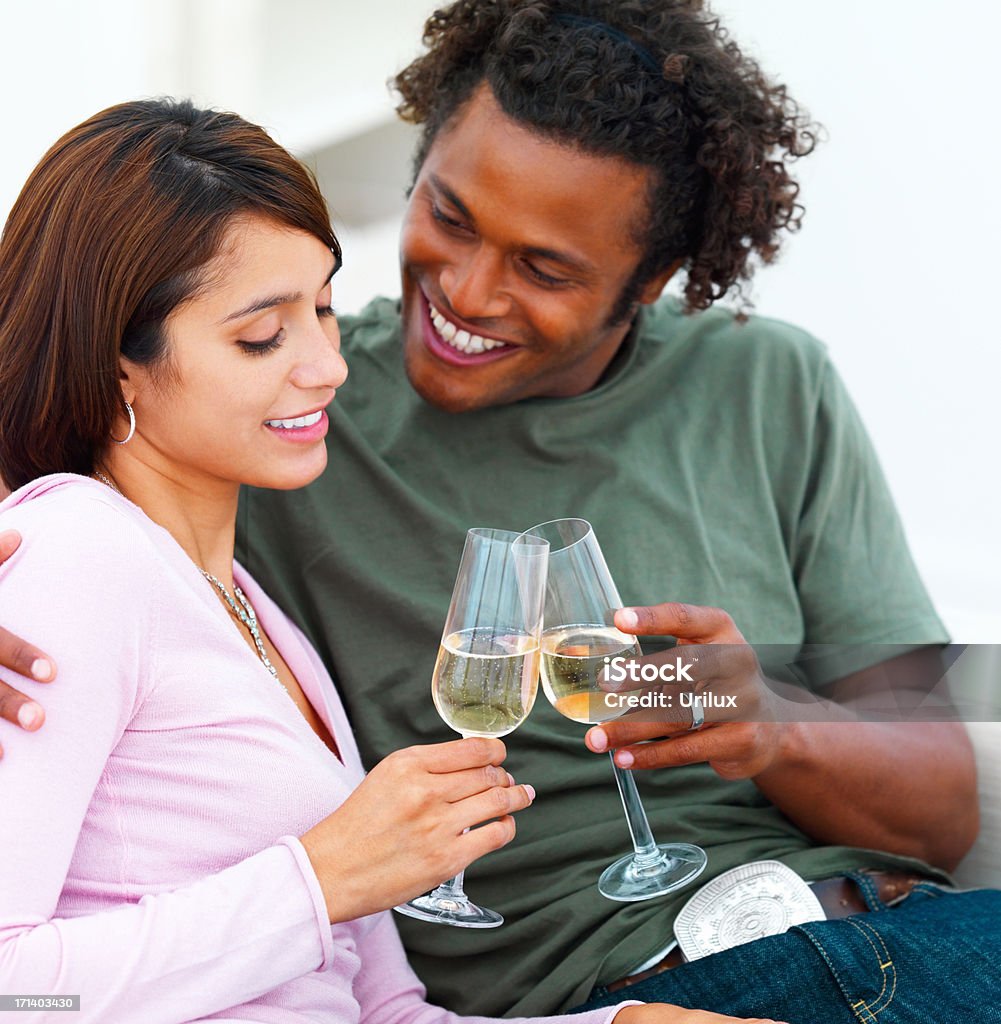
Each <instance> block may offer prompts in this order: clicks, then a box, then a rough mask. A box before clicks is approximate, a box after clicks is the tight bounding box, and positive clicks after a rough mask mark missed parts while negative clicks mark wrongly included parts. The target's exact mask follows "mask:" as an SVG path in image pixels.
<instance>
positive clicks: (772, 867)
mask: <svg viewBox="0 0 1001 1024" xmlns="http://www.w3.org/2000/svg"><path fill="white" fill-rule="evenodd" d="M826 919H827V915H826V914H825V913H824V908H823V907H821V905H820V901H819V900H818V899H817V897H816V896H815V895H814V894H813V890H812V889H811V888H810V887H809V886H808V885H807V884H806V882H804V881H803V879H802V878H800V877H799V875H797V874H796V872H795V871H793V870H792V869H791V868H788V867H786V866H785V864H781V863H780V862H779V861H777V860H759V861H755V862H754V863H752V864H741V865H740V866H739V867H736V868H731V869H730V870H729V871H725V872H723V874H722V875H719V876H717V877H716V878H714V879H712V880H711V881H709V882H706V884H705V885H703V886H702V887H701V888H700V889H699V890H698V892H696V893H695V895H693V896H692V898H691V899H690V900H689V901H688V902H687V903H686V904H685V905H684V906H683V907H682V908H681V912H680V913H679V914H678V916H677V919H676V920H675V922H674V934H675V935H676V936H677V939H678V946H679V947H680V949H681V952H682V955H683V956H684V958H685V959H686V960H698V959H700V958H701V957H704V956H709V954H710V953H719V952H721V951H722V950H724V949H732V948H733V947H734V946H741V945H743V944H744V943H745V942H752V941H753V940H754V939H761V938H764V937H765V936H766V935H779V934H781V933H782V932H785V931H788V930H789V929H790V928H792V927H793V926H794V925H797V924H805V923H806V922H807V921H825V920H826Z"/></svg>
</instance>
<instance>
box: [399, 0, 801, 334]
mask: <svg viewBox="0 0 1001 1024" xmlns="http://www.w3.org/2000/svg"><path fill="white" fill-rule="evenodd" d="M424 42H425V44H426V46H427V48H428V50H427V52H426V53H425V54H424V55H423V56H421V57H419V58H418V59H417V60H415V61H414V62H413V63H412V64H410V65H409V66H408V67H406V68H404V70H403V71H401V72H400V74H399V75H397V77H396V79H395V85H396V88H397V90H398V91H399V93H400V96H401V102H400V104H399V106H398V108H397V109H398V112H399V114H400V116H401V117H402V118H403V119H404V120H406V121H411V122H413V123H415V124H421V125H423V134H422V136H421V141H420V144H419V146H418V149H417V154H416V157H415V174H416V172H417V171H419V169H420V167H421V165H422V164H423V162H424V159H425V157H426V156H427V153H428V151H429V149H430V147H431V145H432V143H433V142H434V139H435V137H436V136H437V134H438V132H439V131H441V130H442V128H443V127H445V126H446V125H447V124H448V123H449V120H450V119H451V118H452V117H453V116H454V115H456V114H457V113H458V112H459V110H460V108H461V107H462V105H463V104H464V103H465V102H466V101H467V100H468V99H470V97H471V96H472V94H473V93H474V91H475V90H476V89H477V87H478V86H479V85H480V83H482V82H486V83H487V84H488V85H489V86H490V88H491V90H492V91H493V94H494V96H495V97H496V99H497V102H498V103H499V105H500V107H501V109H502V110H503V111H504V112H505V113H506V114H507V115H508V116H509V117H511V118H513V119H514V120H516V121H518V122H519V123H521V124H522V125H524V126H525V127H526V128H528V129H530V130H534V131H537V132H538V133H539V134H541V135H543V136H545V137H546V138H551V139H553V140H555V141H557V142H560V143H564V144H566V145H567V146H569V147H571V148H574V149H578V150H580V151H582V152H586V153H589V154H594V155H598V156H614V157H620V158H624V159H626V160H630V161H632V162H633V163H636V164H639V165H642V166H645V167H649V168H651V169H652V170H653V171H654V174H653V175H652V179H651V194H650V198H649V218H648V220H647V221H646V223H644V224H643V225H642V229H641V233H640V236H639V237H638V238H637V242H638V244H639V246H640V249H641V251H642V253H643V257H642V259H641V261H640V264H639V266H638V267H637V269H636V272H635V273H634V275H633V278H632V280H631V281H630V283H629V286H628V287H627V288H626V289H625V292H624V294H623V296H622V298H621V300H620V302H619V303H618V308H617V310H616V313H615V316H614V317H613V319H624V318H625V317H627V316H628V315H629V313H630V311H631V308H632V305H633V303H634V302H635V301H636V297H637V295H638V293H639V290H640V288H641V287H642V285H643V284H644V283H645V282H646V281H648V280H650V279H651V278H652V277H653V276H654V275H656V274H657V273H660V272H662V271H663V270H665V269H667V268H668V267H670V266H671V265H672V264H673V263H674V262H675V261H678V260H680V261H681V265H682V266H684V268H685V269H686V271H687V282H686V284H685V289H684V294H685V299H686V303H687V307H688V309H689V311H692V310H697V309H706V308H708V307H709V306H710V305H711V304H712V303H713V302H714V301H715V300H716V299H718V298H720V297H721V296H723V295H724V294H726V293H727V292H728V291H729V290H730V289H731V288H732V287H733V286H734V285H736V291H737V294H738V297H741V295H742V284H743V283H744V282H748V281H749V280H750V278H751V275H752V273H753V271H754V265H755V256H756V257H757V258H758V259H760V261H761V262H763V263H770V262H772V260H774V258H775V255H776V253H777V252H778V248H779V243H780V231H781V229H783V228H785V229H788V230H790V231H794V230H797V229H798V228H799V226H800V223H801V220H802V216H803V212H804V210H803V207H802V205H800V204H799V203H798V202H797V201H796V200H797V196H798V193H799V185H798V184H797V183H796V181H795V180H794V179H793V177H792V175H791V174H790V173H789V167H788V165H789V163H790V162H791V161H792V160H794V159H796V158H797V157H800V156H805V155H806V154H808V153H810V152H811V151H812V150H813V148H814V146H815V145H816V141H817V126H816V125H814V124H812V123H811V122H810V121H809V119H808V117H807V116H806V114H805V113H804V112H803V111H802V110H801V108H800V107H799V106H798V105H797V104H796V103H795V102H794V101H793V100H792V99H791V98H790V97H789V95H788V94H787V92H786V87H785V86H784V85H781V84H778V83H775V82H771V81H769V80H768V79H767V78H766V77H765V75H764V74H763V72H762V71H761V69H760V68H759V66H758V65H757V63H756V62H755V61H753V60H751V59H750V58H748V57H747V56H745V55H744V54H742V53H741V52H740V50H739V49H738V47H737V45H736V43H734V42H733V41H732V40H730V38H729V36H728V34H727V32H726V30H725V29H724V28H723V27H722V26H721V25H720V23H719V21H718V19H716V18H715V17H713V15H712V14H711V12H709V11H708V9H707V8H706V6H705V4H704V3H703V2H702V0H456V2H454V3H452V4H450V5H449V6H447V7H444V8H442V9H440V10H438V11H436V12H435V13H434V14H432V15H431V17H430V18H429V19H428V21H427V23H426V25H425V29H424Z"/></svg>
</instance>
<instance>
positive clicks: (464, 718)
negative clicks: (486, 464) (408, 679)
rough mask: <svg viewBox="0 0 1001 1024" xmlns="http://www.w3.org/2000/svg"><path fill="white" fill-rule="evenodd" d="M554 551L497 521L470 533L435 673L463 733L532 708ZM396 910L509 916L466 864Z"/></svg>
mask: <svg viewBox="0 0 1001 1024" xmlns="http://www.w3.org/2000/svg"><path fill="white" fill-rule="evenodd" d="M515 540H518V541H519V544H518V546H517V548H515V547H514V545H513V542H514V541H515ZM548 554H549V544H548V542H547V541H544V540H542V539H540V538H531V539H528V540H523V539H522V538H521V537H520V535H519V534H517V533H511V532H509V531H507V530H489V529H473V530H469V531H468V532H467V534H466V543H465V546H464V547H463V550H462V559H461V561H460V562H459V572H458V575H457V576H456V579H455V586H454V588H453V590H452V600H451V603H450V604H449V608H448V614H447V616H446V617H445V628H444V630H443V632H442V637H441V645H440V647H439V649H438V660H437V661H436V662H435V667H434V673H433V675H432V679H431V695H432V697H433V699H434V706H435V708H437V710H438V714H439V715H441V717H442V719H444V721H445V722H446V723H447V724H448V725H449V726H451V727H452V728H453V729H455V731H456V732H458V733H461V734H462V735H463V736H467V737H468V736H479V737H487V736H493V737H498V736H505V735H507V733H509V732H511V731H512V730H513V729H516V728H517V727H518V726H519V725H521V723H522V722H523V721H524V720H525V719H526V718H527V717H528V713H529V712H530V711H531V710H532V705H533V704H534V703H535V694H536V691H537V690H538V684H539V639H540V634H541V632H542V605H543V601H544V599H545V587H546V567H547V558H548ZM512 827H513V825H512ZM396 910H398V911H399V912H400V913H401V914H405V915H406V916H407V917H415V918H417V919H418V920H421V921H430V922H432V923H435V924H450V925H454V926H455V927H457V928H496V927H497V926H498V925H500V924H503V923H504V918H503V917H502V916H501V915H500V914H498V913H497V912H496V911H494V910H489V909H487V908H485V907H480V906H477V905H476V904H475V903H473V902H472V901H471V900H470V899H469V897H468V896H466V894H465V892H464V891H463V888H462V872H461V871H460V872H459V873H458V874H457V875H456V876H455V877H454V878H450V879H449V880H448V881H447V882H443V883H442V884H441V885H440V886H438V888H437V889H435V890H434V892H431V893H428V894H427V895H426V896H421V897H419V898H418V899H414V900H410V901H409V902H408V903H405V904H402V905H401V906H398V907H396Z"/></svg>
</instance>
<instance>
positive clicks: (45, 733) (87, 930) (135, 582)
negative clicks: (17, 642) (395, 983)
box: [0, 494, 331, 1024]
mask: <svg viewBox="0 0 1001 1024" xmlns="http://www.w3.org/2000/svg"><path fill="white" fill-rule="evenodd" d="M8 527H13V528H16V529H18V530H19V531H20V532H21V534H22V537H23V542H22V544H21V547H20V549H19V550H18V551H17V552H16V554H15V555H14V556H13V557H12V558H11V559H9V560H8V562H7V563H5V564H4V565H3V566H2V567H0V622H2V623H3V624H4V626H5V627H7V628H9V629H11V630H13V631H14V632H15V633H17V634H19V635H22V636H24V637H25V638H30V639H31V640H32V641H34V642H37V643H38V645H39V646H41V647H42V648H43V649H45V650H47V651H48V652H49V653H50V654H51V655H52V656H53V657H54V658H55V659H56V661H57V664H58V667H59V674H58V677H57V679H56V680H55V681H54V682H53V683H52V684H51V685H50V686H48V687H46V688H45V689H43V690H39V691H38V693H39V699H40V700H42V701H43V702H44V704H45V707H46V713H47V718H46V722H45V725H44V726H43V728H42V729H41V730H40V731H39V732H37V733H25V732H23V731H21V730H9V731H8V732H7V733H5V735H4V746H5V756H4V758H3V760H2V761H0V787H2V788H0V792H2V799H0V836H2V837H3V838H2V841H0V991H4V992H22V993H31V994H55V995H71V994H78V995H80V996H81V1010H80V1012H79V1013H77V1014H75V1015H74V1017H75V1019H78V1020H80V1021H81V1022H84V1021H87V1022H91V1021H95V1022H96V1021H109V1020H140V1019H141V1020H144V1021H147V1022H150V1024H153V1022H169V1021H181V1020H190V1019H193V1018H196V1017H201V1016H203V1015H206V1014H209V1013H213V1012H217V1011H219V1010H221V1009H225V1008H226V1007H229V1006H232V1005H234V1004H237V1003H242V1002H244V1001H246V1000H247V999H251V998H254V997H255V996H257V995H259V994H262V993H263V992H266V991H268V990H269V989H271V988H274V987H276V986H277V985H280V984H282V983H284V982H286V981H288V980H290V979H291V978H294V977H298V976H300V975H302V974H305V973H307V972H308V971H310V970H314V969H316V968H319V967H320V966H321V964H322V963H323V962H325V961H326V959H327V957H328V956H329V955H330V952H331V950H330V941H331V940H330V930H329V927H325V926H326V922H325V921H320V920H318V916H317V907H316V893H317V891H318V887H317V886H316V883H315V879H313V878H312V877H311V872H310V869H309V867H308V862H306V863H304V862H303V857H302V855H301V853H300V851H298V850H297V844H298V840H295V839H293V838H292V837H287V838H286V839H285V840H282V841H281V842H279V843H277V844H276V845H275V846H273V847H270V848H268V849H266V850H263V851H261V852H260V853H258V854H256V855H254V856H252V857H249V858H247V859H246V860H244V861H241V862H240V863H238V864H235V865H232V866H231V867H228V868H226V869H224V870H222V871H220V872H218V873H217V874H214V875H210V876H208V877H206V878H204V879H201V880H199V881H198V882H196V883H194V884H192V885H188V886H184V887H182V888H179V889H177V890H175V891H172V892H165V893H162V894H158V895H154V896H144V897H143V898H142V899H140V900H139V901H138V902H136V903H126V904H123V905H121V906H119V907H116V908H113V909H109V910H103V911H100V912H97V913H91V914H83V915H81V916H72V917H60V916H58V914H57V910H58V904H59V899H60V895H61V893H62V890H63V888H64V886H65V883H66V879H67V876H68V874H69V873H70V870H71V865H72V863H73V857H74V852H75V848H76V844H77V840H78V837H79V834H80V831H81V827H82V825H83V823H84V820H85V817H86V815H87V810H88V806H89V804H90V802H91V800H92V797H93V795H94V793H95V791H96V790H97V789H98V787H101V786H106V785H107V784H108V783H107V780H106V779H105V777H104V767H105V764H106V762H107V760H108V758H109V757H111V756H112V755H113V751H114V749H115V747H116V744H117V743H118V741H119V740H120V738H121V736H122V734H123V732H124V730H125V729H126V728H127V726H128V724H129V722H130V720H131V719H132V717H133V716H134V714H135V712H136V709H137V708H138V707H139V706H140V705H141V702H142V701H143V700H144V699H145V698H146V697H147V695H148V694H149V693H150V692H151V688H152V687H154V686H155V685H156V621H157V616H158V615H160V614H162V610H161V609H160V608H159V607H158V604H157V594H158V592H159V589H158V588H159V584H160V573H161V565H162V562H161V559H160V558H159V557H158V555H157V553H156V551H155V549H154V548H153V546H152V544H151V542H150V541H149V539H148V538H147V537H146V536H145V535H144V533H143V532H142V530H141V529H139V528H138V527H137V526H136V524H134V523H132V522H130V520H129V519H128V517H127V516H126V515H125V514H124V513H123V512H122V511H121V510H119V509H116V508H113V507H111V506H110V505H108V504H106V503H105V502H104V501H102V500H101V499H99V498H95V497H91V496H88V495H84V496H83V497H74V496H70V497H69V498H68V499H67V498H66V497H65V496H62V495H54V494H50V495H46V496H43V497H41V498H38V499H35V500H32V501H28V502H25V503H24V504H23V505H18V506H15V507H14V508H13V509H11V510H9V511H7V512H5V513H4V514H3V515H2V516H0V528H8ZM0 674H2V675H3V678H4V679H5V680H6V681H9V682H11V683H12V684H13V685H15V686H17V685H22V686H23V685H24V684H23V682H21V683H20V684H19V683H18V680H17V679H16V678H14V677H13V676H12V674H11V673H9V672H6V670H4V671H3V672H2V673H0ZM105 795H106V796H107V797H108V798H109V799H113V794H111V793H108V794H105ZM324 932H325V933H326V934H325V935H324ZM42 1016H43V1017H44V1013H43V1014H42ZM25 1019H26V1020H32V1019H38V1018H36V1017H32V1016H31V1015H30V1014H29V1015H28V1016H27V1017H26V1018H25Z"/></svg>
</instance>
